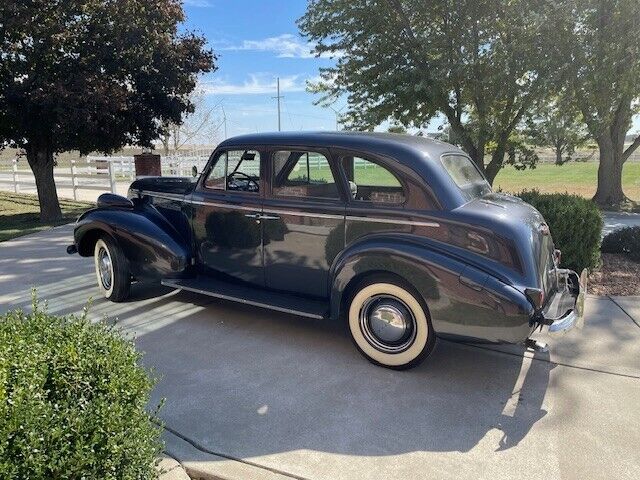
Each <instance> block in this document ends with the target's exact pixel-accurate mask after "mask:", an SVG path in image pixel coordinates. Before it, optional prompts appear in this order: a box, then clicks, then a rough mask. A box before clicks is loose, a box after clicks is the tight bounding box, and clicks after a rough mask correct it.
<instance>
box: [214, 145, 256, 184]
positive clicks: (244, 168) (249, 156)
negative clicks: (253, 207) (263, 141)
mask: <svg viewBox="0 0 640 480" xmlns="http://www.w3.org/2000/svg"><path fill="white" fill-rule="evenodd" d="M204 186H205V188H210V189H214V190H230V191H241V192H251V193H258V192H259V191H260V188H261V182H260V153H259V152H257V151H255V150H228V151H225V152H222V153H221V154H220V155H219V156H218V158H217V159H216V160H215V164H214V165H213V168H212V169H211V171H210V172H209V174H208V175H207V178H205V180H204Z"/></svg>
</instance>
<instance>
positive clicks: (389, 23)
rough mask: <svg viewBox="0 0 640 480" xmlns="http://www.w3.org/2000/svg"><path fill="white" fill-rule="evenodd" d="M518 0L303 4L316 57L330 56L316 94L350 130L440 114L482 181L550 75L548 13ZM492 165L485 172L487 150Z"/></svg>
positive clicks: (305, 29) (418, 122) (315, 0)
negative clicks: (335, 105) (341, 112)
mask: <svg viewBox="0 0 640 480" xmlns="http://www.w3.org/2000/svg"><path fill="white" fill-rule="evenodd" d="M541 4H542V2H534V1H526V0H510V1H504V0H311V1H310V3H309V5H308V8H307V11H306V13H305V15H304V16H303V17H302V18H301V19H300V20H299V26H300V29H301V31H302V33H303V34H305V35H307V36H308V37H309V38H310V39H311V40H313V41H315V42H317V44H318V46H317V49H316V52H317V53H324V54H327V53H329V54H330V53H333V54H335V55H336V58H337V61H336V66H335V67H332V68H326V69H324V70H323V71H322V76H323V80H324V81H323V82H322V83H320V84H318V85H316V89H318V90H319V91H321V92H322V93H324V100H326V101H331V100H333V99H335V98H336V97H337V96H340V95H345V94H346V95H347V99H348V105H349V114H348V116H349V119H350V121H351V124H352V126H355V127H362V126H365V127H370V126H373V125H377V124H379V123H381V122H382V121H384V120H385V119H387V118H389V117H391V118H394V119H396V120H398V121H399V122H401V123H402V124H405V125H411V124H413V125H415V126H418V127H419V126H422V125H425V124H426V123H427V122H428V120H429V119H431V118H432V117H433V116H434V115H436V114H437V113H438V112H440V113H441V114H443V115H444V116H445V117H446V119H447V121H448V123H449V125H450V128H451V131H452V134H453V135H454V136H455V138H457V139H458V140H459V141H460V144H461V145H462V147H463V148H464V149H465V150H466V151H467V152H468V153H469V155H470V156H471V158H472V159H473V160H474V161H475V163H476V164H477V165H478V167H480V169H481V170H482V171H484V172H485V174H486V175H487V177H488V178H489V180H490V181H493V179H494V178H495V176H496V174H497V173H498V171H499V170H500V168H501V167H502V165H503V164H504V162H505V155H506V154H507V153H508V150H509V148H510V146H509V144H510V137H511V134H512V132H513V131H514V129H515V128H516V126H517V125H518V124H519V123H520V122H521V120H522V119H523V116H524V115H525V114H526V113H527V111H528V110H529V109H530V108H531V106H532V105H533V104H534V103H535V102H536V101H537V100H538V99H539V98H540V97H541V95H543V94H544V93H545V90H546V87H547V85H548V82H549V78H550V76H551V72H552V70H553V68H552V66H551V64H550V63H551V62H550V61H549V56H548V46H547V44H546V43H547V41H548V40H549V39H550V38H551V32H548V31H547V26H548V22H547V21H546V14H547V13H548V12H547V11H546V10H545V9H546V8H548V7H545V6H543V5H541ZM488 145H492V148H491V153H490V155H491V159H490V161H489V162H488V163H487V164H486V165H485V154H488V153H489V151H488V150H487V146H488Z"/></svg>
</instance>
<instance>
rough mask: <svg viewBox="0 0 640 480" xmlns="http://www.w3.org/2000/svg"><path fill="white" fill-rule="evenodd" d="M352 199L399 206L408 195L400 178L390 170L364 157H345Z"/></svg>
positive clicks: (344, 166)
mask: <svg viewBox="0 0 640 480" xmlns="http://www.w3.org/2000/svg"><path fill="white" fill-rule="evenodd" d="M342 166H343V168H344V169H345V173H346V175H347V179H348V180H349V189H350V191H351V197H352V198H353V199H354V200H361V201H365V202H372V203H385V204H392V205H397V204H400V203H404V201H405V198H406V195H405V193H404V189H403V188H402V184H401V183H400V180H398V177H396V176H395V174H393V173H392V172H391V171H390V170H389V169H387V168H385V167H383V166H382V165H378V164H377V163H375V162H372V161H370V160H367V159H365V158H362V157H355V156H354V157H351V156H347V157H343V158H342Z"/></svg>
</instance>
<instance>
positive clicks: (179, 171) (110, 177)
mask: <svg viewBox="0 0 640 480" xmlns="http://www.w3.org/2000/svg"><path fill="white" fill-rule="evenodd" d="M207 160H208V157H205V156H197V157H196V156H178V157H163V158H162V160H161V165H162V175H163V176H172V177H188V176H191V170H192V168H193V166H194V165H195V166H196V167H197V168H198V171H202V169H203V168H204V166H205V165H206V163H207ZM53 177H54V179H55V182H56V187H57V188H59V189H70V190H72V191H73V198H74V200H78V192H79V191H81V190H97V191H102V192H111V193H116V188H117V183H118V182H126V183H128V182H132V181H133V180H135V177H136V174H135V164H134V161H133V157H93V156H92V157H87V158H86V159H78V160H72V161H71V163H70V165H67V166H60V167H55V168H54V169H53ZM35 187H36V181H35V178H34V176H33V173H32V172H31V169H30V168H29V165H28V164H27V162H26V160H20V161H18V159H11V160H0V190H11V191H13V192H15V193H20V191H21V190H30V191H33V190H34V189H35Z"/></svg>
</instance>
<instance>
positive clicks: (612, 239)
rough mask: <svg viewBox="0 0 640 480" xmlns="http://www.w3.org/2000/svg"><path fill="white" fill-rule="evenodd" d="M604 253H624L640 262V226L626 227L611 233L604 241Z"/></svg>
mask: <svg viewBox="0 0 640 480" xmlns="http://www.w3.org/2000/svg"><path fill="white" fill-rule="evenodd" d="M601 250H602V251H603V252H604V253H622V254H624V255H626V256H627V257H629V258H630V259H631V260H634V261H636V262H640V226H635V227H624V228H621V229H620V230H616V231H614V232H611V233H610V234H609V235H607V236H606V237H604V240H602V248H601Z"/></svg>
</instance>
